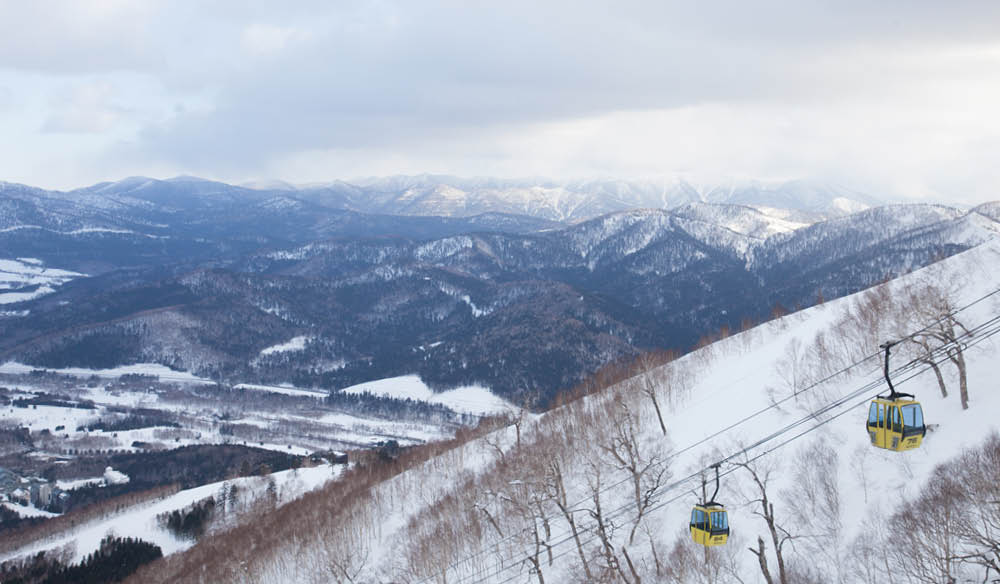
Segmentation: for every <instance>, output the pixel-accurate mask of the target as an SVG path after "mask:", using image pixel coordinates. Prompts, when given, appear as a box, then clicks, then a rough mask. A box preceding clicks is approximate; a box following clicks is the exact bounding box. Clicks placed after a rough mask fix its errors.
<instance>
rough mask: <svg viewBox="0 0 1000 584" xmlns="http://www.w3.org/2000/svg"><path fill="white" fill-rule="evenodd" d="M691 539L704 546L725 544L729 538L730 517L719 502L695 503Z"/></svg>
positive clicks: (692, 514)
mask: <svg viewBox="0 0 1000 584" xmlns="http://www.w3.org/2000/svg"><path fill="white" fill-rule="evenodd" d="M691 539H692V540H694V542H695V543H698V544H701V545H704V546H713V545H724V544H725V543H726V540H728V539H729V517H728V516H727V515H726V508H725V507H723V506H722V505H720V504H718V503H706V504H704V505H695V506H694V508H693V509H692V510H691Z"/></svg>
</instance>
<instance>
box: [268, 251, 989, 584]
mask: <svg viewBox="0 0 1000 584" xmlns="http://www.w3.org/2000/svg"><path fill="white" fill-rule="evenodd" d="M928 284H931V285H934V286H937V287H938V288H939V289H945V291H946V292H947V293H948V294H949V295H950V299H951V300H952V301H953V303H954V306H955V307H956V308H958V309H959V310H958V311H957V312H956V313H955V314H956V315H957V317H958V318H959V319H960V321H961V322H962V323H963V324H964V325H965V326H966V327H967V328H968V329H971V330H973V331H974V332H975V333H976V334H975V335H974V336H969V337H966V338H964V339H962V344H963V347H964V353H965V359H966V361H967V365H968V376H969V377H968V379H969V388H970V389H969V392H970V408H969V409H968V410H962V408H961V406H960V403H959V399H958V396H957V391H958V389H957V382H956V375H955V371H954V369H953V368H951V367H950V366H949V365H947V364H944V365H942V367H943V368H944V373H945V376H946V380H947V383H948V385H949V390H950V392H951V395H950V396H949V397H948V398H943V397H942V396H941V394H940V391H939V389H938V386H937V382H936V380H935V377H934V375H933V374H932V373H931V372H930V371H929V370H927V369H926V367H921V366H917V365H914V364H913V363H911V362H910V361H911V359H912V357H913V355H912V354H910V353H908V352H907V349H905V348H904V347H903V346H901V347H900V348H899V349H898V354H894V361H893V362H892V369H893V371H894V373H893V379H894V382H895V383H896V384H897V388H898V389H899V390H900V391H904V392H909V393H914V394H916V395H917V396H918V398H919V399H920V400H921V401H922V403H923V407H924V412H925V418H926V422H927V424H928V425H929V429H930V431H929V432H928V434H927V437H926V438H925V441H924V444H923V446H922V447H921V448H920V449H919V450H916V451H911V452H906V453H894V452H889V451H883V450H878V449H875V448H873V447H871V446H870V445H869V443H868V441H869V439H868V435H867V432H866V429H865V420H866V417H867V405H868V402H869V401H870V399H871V398H872V397H874V396H875V395H876V394H877V393H880V392H882V391H884V390H885V389H886V387H885V383H884V381H883V380H882V370H881V365H882V363H881V351H880V350H879V349H878V344H879V343H881V342H884V341H886V340H890V339H898V338H901V337H902V336H905V335H906V334H909V333H913V332H915V331H917V330H919V329H920V328H922V327H923V326H926V325H927V324H929V323H927V322H924V323H923V324H921V325H917V324H916V323H917V322H919V319H917V318H916V315H915V314H913V313H910V312H906V311H903V312H899V309H896V310H897V312H899V314H895V315H893V314H890V312H891V311H890V310H889V309H886V312H884V313H872V312H869V313H866V312H865V306H866V303H870V302H871V301H872V299H873V298H875V299H877V298H883V299H886V298H888V299H893V301H895V299H902V298H905V297H906V296H907V294H908V293H909V292H911V291H913V290H915V289H918V288H920V287H921V286H926V285H928ZM884 286H885V288H881V289H879V290H881V294H879V293H876V292H868V293H860V294H856V295H854V296H851V297H846V298H842V299H839V300H836V301H831V302H828V303H826V304H823V305H819V306H816V307H813V308H810V309H808V310H804V311H801V312H799V313H796V314H793V315H789V316H786V317H784V318H781V319H778V320H775V321H771V322H768V323H765V324H762V325H760V326H757V327H755V328H753V329H750V330H748V331H746V332H743V333H740V334H737V335H733V336H731V337H728V338H725V339H723V340H721V341H718V342H716V343H713V344H712V345H709V346H707V347H705V348H703V349H700V350H698V351H695V352H692V353H690V354H688V355H686V356H684V357H682V358H681V359H678V360H677V361H674V362H673V363H670V364H668V365H665V366H662V367H659V368H656V369H652V370H649V371H647V372H645V373H643V374H641V375H639V376H637V377H635V378H631V379H628V380H626V381H624V382H622V383H620V384H618V385H616V386H613V387H611V388H608V389H606V390H604V391H602V392H600V393H596V394H592V395H590V396H587V397H585V398H582V399H580V400H577V401H576V402H572V403H570V404H568V405H566V406H563V407H561V408H558V409H555V410H552V411H550V412H548V413H546V414H545V415H543V416H540V417H538V418H531V419H528V420H527V421H526V422H525V423H524V424H523V427H521V428H520V429H519V431H518V429H516V428H514V427H508V428H506V429H504V430H501V431H498V432H496V433H494V434H492V435H490V436H487V437H486V438H484V439H480V440H476V441H472V442H470V443H468V444H466V445H464V446H462V447H460V448H457V449H455V450H454V451H450V452H448V453H445V454H443V455H441V456H439V457H438V458H437V459H433V460H431V461H428V462H426V463H424V464H422V465H420V466H417V467H415V468H413V469H411V470H409V471H407V472H404V473H402V474H401V475H398V476H396V477H393V478H391V479H389V480H387V481H385V483H383V484H381V485H380V486H379V487H377V488H376V489H375V492H374V493H373V494H372V499H373V500H378V501H379V504H378V505H370V506H369V507H368V508H365V509H364V510H363V511H355V512H353V513H354V514H353V515H352V517H358V516H359V515H361V516H363V520H359V521H363V524H364V525H366V526H369V527H367V528H365V529H363V530H360V531H359V530H358V528H357V526H352V525H351V524H350V522H345V523H344V524H343V525H338V526H337V527H336V528H334V531H336V530H337V529H343V530H344V533H345V534H346V533H350V534H351V535H350V537H351V538H352V539H350V541H352V547H351V549H352V550H353V552H352V554H349V555H348V556H345V561H348V560H350V559H351V558H354V561H355V562H357V564H358V565H356V566H355V567H356V568H357V570H358V577H357V579H356V581H396V580H406V581H409V582H414V583H420V582H443V581H447V582H450V583H455V582H459V583H473V582H476V583H479V582H495V583H505V582H534V581H541V578H539V577H538V576H539V574H538V573H537V572H539V571H540V572H541V573H542V575H543V576H544V579H545V580H546V581H549V582H572V581H587V580H588V578H587V577H586V576H585V574H584V572H583V571H582V570H583V569H582V564H583V562H582V561H581V559H580V556H581V555H583V556H584V557H587V558H588V564H589V569H590V570H591V571H592V572H597V571H598V570H599V569H607V570H612V567H610V566H615V568H621V569H622V570H623V571H624V572H623V573H624V574H625V575H628V574H629V572H628V571H625V568H624V566H625V560H620V561H616V562H610V561H608V558H607V554H606V553H605V551H604V549H605V548H604V547H602V543H601V537H600V533H599V531H600V530H599V529H598V525H597V524H596V520H595V510H596V502H599V503H600V508H601V511H600V513H601V514H602V517H603V519H604V520H605V521H606V522H607V523H606V525H611V526H613V528H612V529H610V532H611V535H610V537H609V538H608V539H609V541H610V543H611V548H612V549H613V553H614V554H615V555H616V560H617V559H619V558H624V557H625V555H624V553H623V552H627V554H628V561H629V562H630V563H631V564H632V565H633V567H634V569H635V570H636V572H637V573H638V574H640V575H642V576H643V579H644V580H646V581H659V578H658V576H657V572H656V570H657V564H660V568H661V569H662V570H667V569H670V570H680V569H681V568H682V567H685V566H690V567H691V570H689V571H688V572H687V573H686V575H684V576H683V578H680V577H678V579H679V581H683V582H701V581H706V580H704V575H703V574H702V575H699V573H697V569H708V568H710V567H711V568H712V569H717V570H718V572H717V573H716V576H715V578H716V579H715V581H719V582H730V581H732V582H735V581H740V582H745V583H750V582H763V581H764V580H763V578H762V577H761V572H760V569H759V567H758V561H757V557H756V556H755V555H754V554H752V553H750V551H748V547H750V546H753V545H755V542H756V540H757V537H758V536H761V537H763V538H764V540H765V541H768V539H769V535H768V531H767V526H766V524H765V523H764V522H763V521H762V520H761V519H760V517H759V516H757V515H756V514H755V511H757V510H759V502H756V501H757V499H759V498H760V493H759V491H758V490H756V487H755V485H754V482H753V480H752V476H751V474H750V472H749V470H748V468H751V469H753V470H754V471H755V472H757V473H758V474H759V476H760V477H763V478H765V479H766V482H767V492H768V496H769V499H770V501H771V502H772V503H773V504H774V509H775V514H776V516H777V519H778V523H779V525H782V526H783V527H785V528H787V529H788V530H789V532H790V533H792V534H794V535H796V536H799V539H796V543H795V544H794V545H790V546H789V547H788V548H786V552H785V553H786V563H789V564H790V565H792V567H794V568H795V569H797V570H802V571H808V570H813V571H815V572H817V573H820V574H822V575H823V576H824V578H825V579H827V580H829V581H834V582H854V581H857V580H856V579H855V574H854V573H853V572H852V571H851V570H852V566H853V564H852V563H851V562H852V561H854V560H853V558H854V557H856V554H854V552H853V550H856V549H857V548H856V546H857V545H859V544H858V541H859V540H858V538H859V537H860V536H862V535H865V534H866V532H867V531H870V525H871V524H872V523H873V522H878V521H881V520H884V519H885V518H887V517H888V516H889V515H891V514H892V513H893V512H894V511H895V510H896V509H897V508H898V505H899V504H900V503H902V502H904V501H907V500H912V499H913V498H914V497H915V496H917V495H918V494H919V493H920V492H921V489H922V487H923V485H924V483H925V482H926V480H927V478H928V476H929V475H930V474H931V472H932V471H933V469H934V468H935V466H936V465H938V464H941V463H943V462H945V461H948V460H950V459H952V458H953V457H955V456H956V455H958V454H960V453H961V452H962V451H963V449H966V448H971V447H975V446H977V445H979V444H980V443H982V441H983V440H984V439H985V438H986V437H987V436H988V435H989V434H990V433H991V432H996V431H998V430H1000V421H998V419H997V416H996V412H998V411H1000V391H998V390H997V386H996V382H995V380H996V379H998V378H1000V354H998V352H1000V351H998V347H1000V336H992V335H993V334H995V333H996V332H997V331H998V330H1000V325H998V323H1000V319H997V320H991V319H996V318H997V317H998V315H1000V292H997V291H998V290H1000V243H998V242H995V241H992V242H988V243H986V244H983V245H981V246H979V247H977V248H974V249H971V250H969V251H967V252H965V253H962V254H959V255H956V256H953V257H951V258H949V259H947V260H944V261H943V262H941V263H939V264H936V265H934V266H930V267H928V268H925V269H922V270H919V271H916V272H914V273H912V274H909V275H907V276H904V277H902V278H899V279H897V280H894V281H892V282H889V283H887V284H885V285H884ZM850 315H854V319H853V320H851V319H850V318H848V316H850ZM865 318H868V319H869V320H867V321H866V320H865ZM991 322H992V324H990V323H991ZM852 323H853V324H852ZM980 325H984V326H980ZM852 327H853V328H852ZM939 356H940V355H939ZM647 381H649V382H650V384H649V385H647V384H646V382H647ZM644 387H655V393H656V395H657V397H658V400H659V404H660V406H661V409H662V410H663V422H664V425H665V427H666V429H667V432H666V435H664V434H663V432H662V431H661V429H660V425H659V423H658V420H657V417H656V414H655V409H654V407H653V405H652V401H651V400H650V399H649V397H648V395H647V394H645V393H644V392H643V388H644ZM623 421H624V422H623ZM624 425H627V426H628V428H629V431H630V432H631V433H632V434H631V436H632V438H633V440H634V443H635V445H636V448H637V450H638V452H639V453H640V459H641V460H642V461H643V464H645V463H648V462H650V461H654V462H657V463H658V464H660V465H661V467H663V468H666V469H667V470H666V473H665V476H664V477H662V480H661V481H660V483H659V485H658V486H656V487H655V488H651V489H650V491H651V492H652V496H651V497H650V498H649V500H648V501H647V503H646V505H645V508H644V509H643V513H642V514H641V517H639V513H638V510H637V509H638V505H637V503H636V499H635V497H634V489H633V484H632V479H631V477H630V475H629V473H628V472H627V471H625V470H623V469H622V468H621V466H622V465H618V464H616V463H615V462H614V460H613V458H612V457H611V456H610V455H609V450H608V447H609V445H610V444H612V443H613V438H614V437H615V435H616V431H619V430H620V429H621V428H622V427H623V426H624ZM518 442H520V444H521V446H520V447H518ZM823 461H825V462H823ZM556 463H558V465H560V466H559V468H561V472H562V475H561V478H562V480H563V482H564V486H565V497H564V499H565V502H566V503H567V507H569V508H570V509H571V512H572V514H573V517H575V519H576V526H577V534H576V537H574V534H573V531H572V529H571V527H570V524H569V523H568V522H567V521H566V520H565V519H564V518H563V517H562V516H561V515H560V514H559V513H558V512H557V511H556V510H555V507H554V506H553V505H551V499H547V498H546V496H547V495H546V493H547V491H546V488H548V487H547V486H546V485H551V484H552V476H553V475H552V472H551V469H552V468H553V466H552V465H553V464H556ZM713 463H721V468H720V471H721V474H722V481H721V488H720V490H719V494H718V497H717V500H718V501H720V502H722V503H725V504H726V505H727V508H728V510H729V513H730V525H731V527H732V534H731V537H730V542H729V545H727V546H724V547H722V548H716V549H713V550H712V551H711V552H710V553H709V554H705V555H703V551H702V548H700V547H698V546H696V545H695V544H693V543H691V542H690V539H689V537H688V535H687V531H688V529H687V523H688V517H689V514H690V509H691V506H692V505H693V504H694V503H695V502H697V500H698V499H699V498H700V491H701V481H700V476H701V474H702V473H704V472H706V471H707V469H708V468H709V466H710V465H711V464H713ZM744 465H748V466H744ZM595 469H600V470H601V472H600V474H599V475H598V473H597V472H596V470H595ZM823 481H827V482H829V483H830V484H831V485H832V486H831V487H830V489H832V491H830V492H828V494H829V493H832V494H831V495H830V497H832V498H833V499H835V500H836V501H835V502H836V505H833V508H835V513H833V514H831V515H829V517H828V518H827V519H825V521H826V523H824V525H822V526H819V527H822V529H823V534H822V537H820V535H819V534H818V533H817V532H816V531H815V530H816V529H817V524H816V523H815V522H812V523H811V522H810V521H813V520H812V519H811V518H810V514H813V513H815V512H816V510H817V509H820V507H821V506H822V501H820V500H819V499H820V498H821V497H817V496H816V493H817V488H818V487H817V486H816V484H817V482H819V483H822V482H823ZM645 486H646V487H648V486H649V483H646V485H645ZM712 486H713V485H710V486H709V494H711V491H712ZM644 488H645V487H644ZM532 501H535V503H531V502H532ZM538 501H541V503H538ZM531 505H538V506H537V508H536V507H531ZM371 526H374V527H371ZM633 526H634V527H635V529H632V528H633ZM324 533H325V537H326V538H330V537H333V536H331V535H330V533H329V532H328V531H327V532H324ZM358 533H363V534H364V535H363V536H359V535H358ZM536 533H538V534H542V535H539V536H538V538H537V539H536V538H535V534H536ZM345 537H347V536H345ZM359 537H360V540H359ZM578 541H579V543H577V542H578ZM301 545H305V546H306V547H305V549H306V550H308V549H310V548H309V547H308V544H307V543H306V544H301V542H300V546H299V547H298V548H297V550H298V551H295V550H292V549H291V548H289V547H287V546H282V545H281V544H280V543H278V544H275V546H274V547H273V548H272V549H273V551H272V552H271V553H270V554H269V555H263V554H262V555H261V556H260V557H257V558H254V559H253V569H254V571H255V573H256V574H257V575H258V580H259V581H264V582H293V581H306V580H309V579H311V578H316V577H318V574H316V573H312V572H310V571H309V569H308V568H306V567H305V566H308V565H310V562H309V561H306V560H303V561H301V562H291V561H290V560H289V558H290V557H293V556H292V554H295V553H297V554H303V553H304V554H306V555H308V554H309V553H310V552H308V551H305V552H303V551H301V550H302V549H303V548H302V547H301ZM317 545H319V542H317ZM317 553H318V552H317ZM294 557H297V558H301V556H294ZM360 557H363V558H364V561H363V562H361V561H360V560H358V559H357V558H360ZM533 560H537V561H539V566H538V567H537V568H536V567H534V566H533V563H532V562H533ZM769 561H770V566H771V571H772V573H774V572H775V571H776V567H775V559H774V557H773V555H769ZM630 569H631V568H630ZM675 576H676V574H675ZM661 577H662V578H664V579H665V576H662V575H661ZM737 578H738V580H737Z"/></svg>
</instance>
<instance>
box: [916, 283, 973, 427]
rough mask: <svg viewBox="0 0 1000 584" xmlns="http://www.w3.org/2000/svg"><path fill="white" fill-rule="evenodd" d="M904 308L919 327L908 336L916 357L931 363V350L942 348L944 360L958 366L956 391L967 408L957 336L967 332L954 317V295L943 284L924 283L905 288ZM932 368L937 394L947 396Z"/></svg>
mask: <svg viewBox="0 0 1000 584" xmlns="http://www.w3.org/2000/svg"><path fill="white" fill-rule="evenodd" d="M952 285H956V284H952ZM906 308H907V309H908V311H909V312H910V313H911V314H912V315H913V317H914V318H916V319H917V322H918V324H919V325H920V326H921V327H922V328H921V330H920V332H919V333H918V334H917V335H914V337H913V338H912V343H913V344H915V345H916V346H917V347H919V349H920V353H919V357H918V358H919V359H920V360H921V361H923V362H925V363H930V362H934V361H935V359H934V353H935V351H937V350H939V349H940V348H941V347H944V352H945V355H946V356H947V358H948V360H949V361H950V362H951V363H952V364H953V365H954V366H955V368H956V369H958V390H959V398H960V400H961V403H962V409H963V410H967V409H969V384H968V374H967V369H966V365H965V352H964V346H963V343H962V342H961V338H962V337H965V336H967V335H970V334H971V333H970V331H969V329H967V328H966V327H965V325H964V324H962V322H961V321H960V320H959V319H958V306H957V305H956V302H955V294H954V293H953V292H952V291H950V290H949V289H946V288H945V285H944V284H938V283H931V282H924V283H921V284H917V285H914V286H912V287H911V288H910V289H909V290H908V295H907V298H906ZM932 369H934V372H935V375H937V377H938V386H939V387H940V389H941V394H942V395H944V396H947V393H948V392H947V388H945V386H944V380H943V377H942V376H941V373H940V371H939V370H938V368H937V365H936V364H935V365H932Z"/></svg>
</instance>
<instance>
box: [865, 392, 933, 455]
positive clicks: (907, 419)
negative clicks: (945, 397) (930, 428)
mask: <svg viewBox="0 0 1000 584" xmlns="http://www.w3.org/2000/svg"><path fill="white" fill-rule="evenodd" d="M926 433H927V428H926V427H925V426H924V411H923V409H922V408H921V407H920V402H918V401H915V400H912V399H902V398H897V399H891V398H884V397H877V398H875V400H874V401H872V403H871V407H870V408H869V409H868V435H869V436H870V437H871V440H872V446H877V447H879V448H885V449H887V450H895V451H896V452H900V451H903V450H912V449H914V448H919V447H920V443H921V442H923V439H924V435H925V434H926Z"/></svg>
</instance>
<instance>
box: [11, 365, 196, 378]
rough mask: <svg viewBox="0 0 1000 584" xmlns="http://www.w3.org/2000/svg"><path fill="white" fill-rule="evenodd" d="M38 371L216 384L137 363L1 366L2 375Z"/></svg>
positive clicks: (158, 366) (169, 369) (83, 375)
mask: <svg viewBox="0 0 1000 584" xmlns="http://www.w3.org/2000/svg"><path fill="white" fill-rule="evenodd" d="M36 369H41V370H45V371H51V372H52V373H59V374H61V375H72V376H74V377H83V378H88V377H92V376H96V377H101V378H105V379H114V378H117V377H121V376H122V375H129V374H131V375H152V376H156V377H159V378H160V379H161V380H163V381H178V382H186V383H215V382H214V381H212V380H211V379H206V378H204V377H198V376H196V375H193V374H191V373H188V372H187V371H177V370H175V369H171V368H169V367H167V366H165V365H160V364H157V363H136V364H134V365H121V366H119V367H113V368H110V369H86V368H84V367H64V368H62V369H47V368H45V367H34V366H32V365H25V364H24V363H18V362H17V361H7V362H6V363H3V364H0V373H9V374H13V375H18V374H25V373H31V372H32V371H34V370H36Z"/></svg>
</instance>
